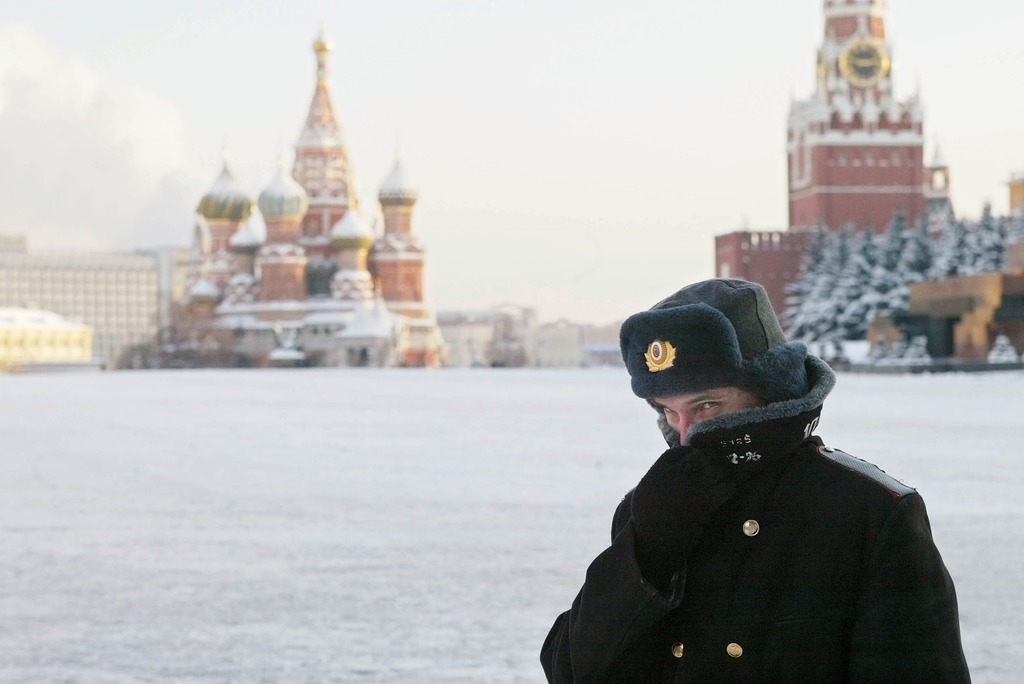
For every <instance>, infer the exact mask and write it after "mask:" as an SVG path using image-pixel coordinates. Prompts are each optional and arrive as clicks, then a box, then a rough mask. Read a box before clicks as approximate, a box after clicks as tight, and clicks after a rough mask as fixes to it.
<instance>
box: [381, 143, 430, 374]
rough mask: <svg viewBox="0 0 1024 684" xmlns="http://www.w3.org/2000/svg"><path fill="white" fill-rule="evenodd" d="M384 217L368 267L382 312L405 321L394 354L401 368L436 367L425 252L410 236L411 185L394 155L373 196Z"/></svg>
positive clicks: (413, 191) (413, 193) (413, 195)
mask: <svg viewBox="0 0 1024 684" xmlns="http://www.w3.org/2000/svg"><path fill="white" fill-rule="evenodd" d="M377 198H378V199H379V200H380V207H381V213H382V214H383V216H384V235H382V236H381V237H380V239H379V240H378V241H377V244H376V245H374V249H373V253H372V260H373V263H372V269H373V272H374V274H375V275H376V277H377V280H378V282H379V283H380V285H379V287H380V293H381V295H382V296H383V297H384V299H385V301H386V302H387V306H388V309H390V310H391V311H392V312H394V313H397V314H401V315H402V316H404V317H405V319H406V324H405V325H406V329H407V331H408V341H407V343H406V344H404V345H403V346H402V347H400V348H399V350H398V356H399V363H400V364H401V365H403V366H437V365H439V364H440V363H441V359H442V357H443V350H444V340H443V339H442V338H441V330H440V328H438V327H437V321H436V319H435V318H434V315H433V314H432V313H431V312H430V311H429V310H428V309H427V306H426V304H425V303H424V297H423V263H424V259H425V252H424V249H423V247H422V246H421V245H420V244H419V241H418V240H417V239H416V235H415V234H414V233H413V232H412V210H413V207H415V206H416V199H417V193H416V187H415V186H414V185H413V183H412V181H411V180H410V178H409V174H408V172H407V171H406V169H405V165H404V164H402V160H401V158H399V157H398V155H397V154H396V155H395V165H394V167H392V169H391V172H390V173H389V174H388V176H387V178H385V179H384V182H383V183H382V184H381V186H380V192H379V193H378V194H377Z"/></svg>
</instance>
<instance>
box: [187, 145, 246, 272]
mask: <svg viewBox="0 0 1024 684" xmlns="http://www.w3.org/2000/svg"><path fill="white" fill-rule="evenodd" d="M228 159H229V157H228V153H227V150H225V151H224V166H223V168H222V169H221V172H220V176H218V177H217V180H216V181H214V183H213V186H212V187H211V188H210V190H209V191H208V192H207V193H206V194H205V195H203V197H202V199H200V200H199V205H198V206H197V207H196V212H197V213H198V214H200V215H201V216H202V217H203V218H204V219H205V221H206V226H207V227H208V233H207V237H208V238H209V242H208V250H207V252H206V254H205V255H204V256H203V259H204V260H205V262H206V263H205V268H204V270H205V276H206V277H207V278H208V279H209V280H210V282H211V283H212V284H213V285H214V286H216V287H217V288H218V289H219V290H220V291H221V292H223V291H224V288H225V287H226V286H227V284H228V280H229V279H230V278H231V274H232V271H233V268H234V265H233V259H234V257H233V255H232V245H231V237H232V236H233V235H234V234H235V233H236V232H238V230H239V229H240V228H241V227H242V225H243V224H244V223H245V221H246V219H248V218H249V215H250V214H251V213H252V200H251V199H249V197H248V196H247V195H246V194H245V193H244V192H242V190H241V189H240V188H239V187H238V183H237V182H236V181H235V177H234V175H232V173H231V169H230V168H229V166H228Z"/></svg>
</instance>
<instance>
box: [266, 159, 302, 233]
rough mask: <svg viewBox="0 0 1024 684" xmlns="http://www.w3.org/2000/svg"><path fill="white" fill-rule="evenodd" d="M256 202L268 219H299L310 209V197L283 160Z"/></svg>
mask: <svg viewBox="0 0 1024 684" xmlns="http://www.w3.org/2000/svg"><path fill="white" fill-rule="evenodd" d="M256 204H257V206H258V207H259V208H260V211H261V212H262V213H263V217H264V218H265V219H267V220H268V221H275V220H281V219H293V220H298V219H301V218H302V217H303V216H305V215H306V210H307V209H309V197H308V196H307V195H306V191H305V190H304V189H303V188H302V186H301V185H299V184H298V182H297V181H296V180H295V179H294V178H292V176H291V174H290V173H288V172H287V171H286V170H285V167H284V161H283V160H282V161H281V163H280V164H278V167H277V175H276V176H274V180H272V181H270V185H268V186H267V187H266V189H265V190H264V191H263V192H261V193H260V196H259V199H258V200H257V201H256Z"/></svg>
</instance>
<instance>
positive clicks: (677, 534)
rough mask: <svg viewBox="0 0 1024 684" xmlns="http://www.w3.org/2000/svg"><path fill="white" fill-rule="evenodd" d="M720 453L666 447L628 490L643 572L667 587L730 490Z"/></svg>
mask: <svg viewBox="0 0 1024 684" xmlns="http://www.w3.org/2000/svg"><path fill="white" fill-rule="evenodd" d="M727 465H728V464H727V463H726V462H725V460H724V459H723V457H722V456H721V455H718V456H710V455H708V454H706V453H703V452H701V451H700V450H698V449H695V448H693V447H691V446H679V447H672V448H671V449H669V450H668V451H666V452H665V453H664V454H662V455H661V457H660V458H659V459H658V460H657V461H655V462H654V465H653V466H651V469H650V470H648V471H647V474H646V475H644V476H643V478H642V479H641V480H640V483H639V484H638V485H637V486H636V489H634V490H633V499H632V502H631V517H632V519H633V528H634V531H635V537H636V552H637V560H638V561H639V563H640V570H641V572H643V575H644V577H645V578H646V579H647V580H648V581H650V582H651V583H652V584H654V586H656V587H658V589H660V590H662V591H667V590H668V588H669V585H670V583H671V580H672V576H673V575H674V574H675V573H676V572H678V571H680V570H682V569H684V568H685V567H686V561H687V559H688V558H689V556H690V553H691V552H692V551H693V548H694V547H695V546H696V545H697V542H698V541H699V540H700V537H701V534H702V533H703V532H704V528H705V526H706V525H707V524H708V521H710V520H711V516H712V515H713V514H714V513H715V511H717V510H718V509H719V508H721V507H722V505H723V504H724V503H725V502H726V501H728V500H729V499H730V498H732V496H733V495H734V494H735V493H736V483H735V481H734V480H733V479H731V478H727V477H726V476H727V474H728V471H727V469H726V467H727Z"/></svg>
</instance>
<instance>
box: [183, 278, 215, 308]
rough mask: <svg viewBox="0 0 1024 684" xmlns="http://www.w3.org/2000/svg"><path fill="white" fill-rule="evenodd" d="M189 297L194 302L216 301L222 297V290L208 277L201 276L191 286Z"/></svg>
mask: <svg viewBox="0 0 1024 684" xmlns="http://www.w3.org/2000/svg"><path fill="white" fill-rule="evenodd" d="M188 298H189V301H192V302H212V303H215V302H216V301H217V300H219V299H220V290H219V289H217V286H216V285H214V284H213V283H211V282H210V281H209V280H207V279H206V278H200V279H199V280H197V281H196V282H195V284H193V285H192V287H191V288H189V291H188Z"/></svg>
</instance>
